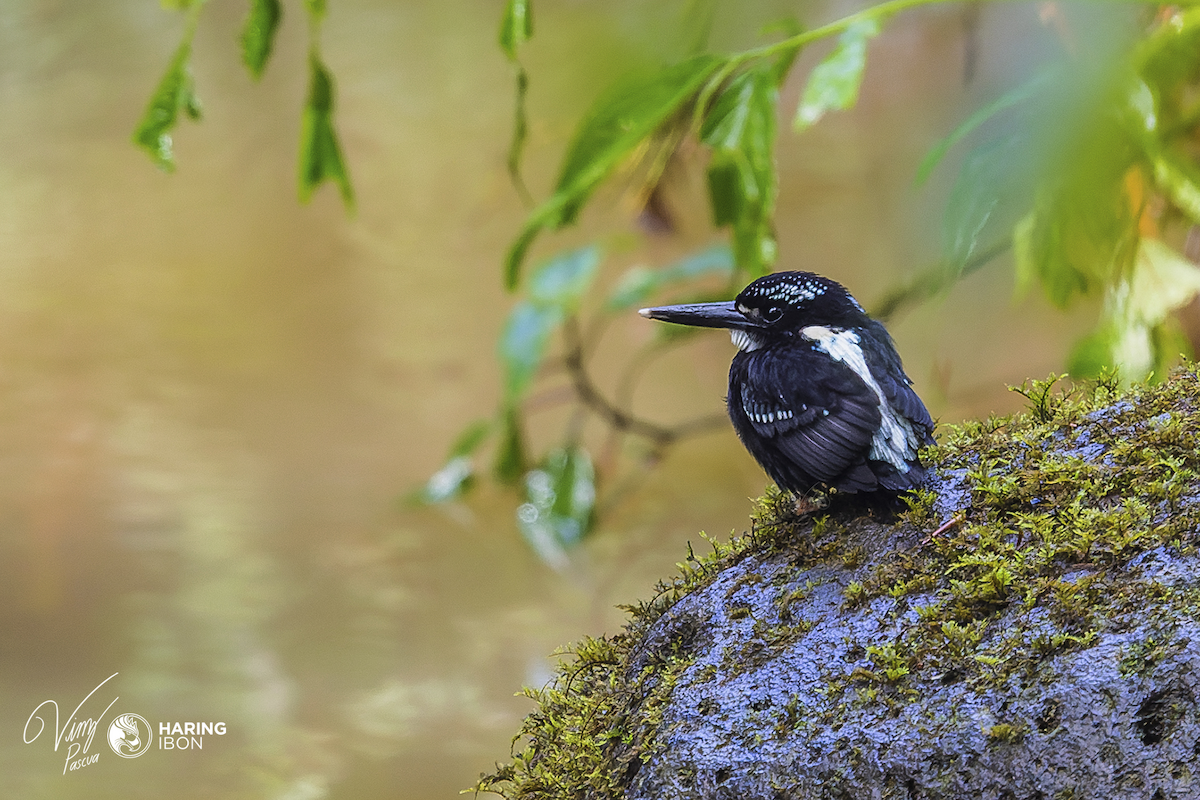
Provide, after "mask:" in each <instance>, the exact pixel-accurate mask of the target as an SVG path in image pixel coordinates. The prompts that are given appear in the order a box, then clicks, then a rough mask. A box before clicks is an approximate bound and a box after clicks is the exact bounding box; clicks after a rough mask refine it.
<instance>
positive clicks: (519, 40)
mask: <svg viewBox="0 0 1200 800" xmlns="http://www.w3.org/2000/svg"><path fill="white" fill-rule="evenodd" d="M532 37H533V6H532V4H531V2H530V0H508V4H507V5H505V7H504V16H503V17H502V18H501V20H500V49H501V50H503V51H504V54H505V55H507V56H508V58H509V60H516V57H517V48H518V47H520V46H521V45H522V44H523V43H525V42H527V41H529V39H530V38H532Z"/></svg>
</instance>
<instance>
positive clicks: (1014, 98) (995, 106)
mask: <svg viewBox="0 0 1200 800" xmlns="http://www.w3.org/2000/svg"><path fill="white" fill-rule="evenodd" d="M1050 78H1051V74H1050V73H1047V72H1043V73H1039V74H1038V75H1036V76H1035V77H1034V78H1032V79H1031V80H1029V81H1026V82H1025V83H1023V84H1021V85H1020V86H1018V87H1016V88H1015V89H1012V90H1010V91H1007V92H1005V93H1004V94H1002V95H1000V96H999V97H997V98H996V99H995V100H993V101H992V102H990V103H988V104H987V105H986V106H984V107H983V108H981V109H979V110H978V111H976V112H975V113H974V114H972V115H971V116H969V117H967V119H966V121H965V122H963V124H961V125H959V126H958V127H957V128H955V129H954V130H953V131H952V132H951V133H950V135H949V136H947V137H946V138H944V139H942V140H941V141H940V142H938V143H937V144H935V145H934V146H933V147H931V148H930V149H929V152H928V153H926V154H925V158H923V159H922V160H921V166H919V167H918V168H917V178H916V183H917V185H920V184H922V183H924V182H925V181H926V179H928V178H929V175H930V173H931V172H933V168H934V167H936V166H937V165H938V162H940V161H941V160H942V158H944V157H945V155H946V153H947V152H949V151H950V148H952V147H954V145H956V144H958V143H959V142H960V141H962V140H963V139H964V138H966V137H967V136H968V135H969V134H970V133H971V132H972V131H974V130H975V129H976V128H978V127H979V126H980V125H982V124H983V123H985V122H987V121H988V120H989V119H991V118H992V117H994V116H996V115H997V114H999V113H1000V112H1001V111H1003V110H1005V109H1007V108H1011V107H1013V106H1015V105H1018V104H1019V103H1022V102H1024V101H1025V100H1028V99H1029V98H1030V97H1032V96H1033V95H1034V94H1036V93H1037V92H1038V91H1039V90H1040V89H1041V88H1042V87H1043V86H1044V85H1045V84H1046V82H1047V81H1048V80H1049V79H1050Z"/></svg>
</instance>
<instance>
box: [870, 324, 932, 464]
mask: <svg viewBox="0 0 1200 800" xmlns="http://www.w3.org/2000/svg"><path fill="white" fill-rule="evenodd" d="M868 332H869V334H870V335H872V336H875V337H876V338H877V339H882V340H883V343H884V344H886V346H880V347H878V348H877V349H876V352H878V353H879V354H880V356H881V357H882V359H883V360H884V362H885V363H883V364H881V365H875V364H872V365H871V375H872V376H874V378H875V380H876V382H877V383H878V384H879V388H880V389H881V390H882V391H883V396H884V397H886V398H887V401H888V405H890V406H891V407H892V410H893V411H895V412H896V413H897V414H899V415H901V416H903V417H904V418H905V419H907V420H908V421H909V422H910V423H911V424H912V426H913V430H914V432H915V433H916V434H917V436H918V437H919V438H920V441H919V442H917V443H916V444H917V445H918V446H920V445H926V444H932V443H933V419H932V418H931V417H930V416H929V410H928V409H926V408H925V404H924V403H923V402H921V398H920V397H919V396H917V393H916V392H915V391H913V388H912V383H911V382H910V381H909V380H908V375H906V374H905V373H904V365H903V364H902V363H901V361H900V356H899V354H897V353H896V349H895V346H893V345H892V339H891V337H890V336H889V335H888V333H887V331H886V330H885V329H884V328H883V326H882V325H880V324H879V323H878V322H875V321H874V320H872V321H871V324H870V325H869V326H868Z"/></svg>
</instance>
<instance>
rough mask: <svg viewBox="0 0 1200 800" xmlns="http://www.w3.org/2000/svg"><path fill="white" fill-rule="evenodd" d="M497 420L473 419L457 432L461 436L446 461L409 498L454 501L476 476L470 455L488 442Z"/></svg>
mask: <svg viewBox="0 0 1200 800" xmlns="http://www.w3.org/2000/svg"><path fill="white" fill-rule="evenodd" d="M495 427H496V423H495V422H493V421H492V420H490V419H481V420H476V421H475V422H472V423H471V424H470V425H468V426H467V427H466V429H465V430H463V432H462V433H460V434H459V435H458V439H456V440H455V442H454V444H453V445H452V446H451V447H450V455H449V458H447V460H446V463H445V465H444V466H442V468H441V469H439V470H438V471H437V472H435V473H434V474H433V475H432V476H430V478H429V480H428V481H427V482H426V483H425V485H424V486H423V487H422V488H421V490H420V491H418V492H416V496H415V497H410V499H411V500H415V501H417V502H421V503H430V504H433V503H444V502H446V501H448V500H453V499H455V498H456V497H459V496H460V495H462V493H463V492H464V491H466V490H467V489H468V488H469V487H470V485H471V482H472V481H473V480H474V479H475V465H474V464H473V463H472V461H471V458H470V456H471V454H472V453H474V452H475V451H476V450H478V449H479V446H480V445H481V444H483V443H484V442H485V441H487V438H488V437H489V436H491V434H492V433H493V432H494V431H495Z"/></svg>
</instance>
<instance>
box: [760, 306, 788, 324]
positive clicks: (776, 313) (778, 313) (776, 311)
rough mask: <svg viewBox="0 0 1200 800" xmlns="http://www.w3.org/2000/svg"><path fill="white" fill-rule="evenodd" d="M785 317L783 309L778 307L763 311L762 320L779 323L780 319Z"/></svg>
mask: <svg viewBox="0 0 1200 800" xmlns="http://www.w3.org/2000/svg"><path fill="white" fill-rule="evenodd" d="M782 316H783V309H782V308H779V307H778V306H771V307H770V308H767V309H763V312H762V318H763V320H765V321H766V322H779V318H780V317H782Z"/></svg>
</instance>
